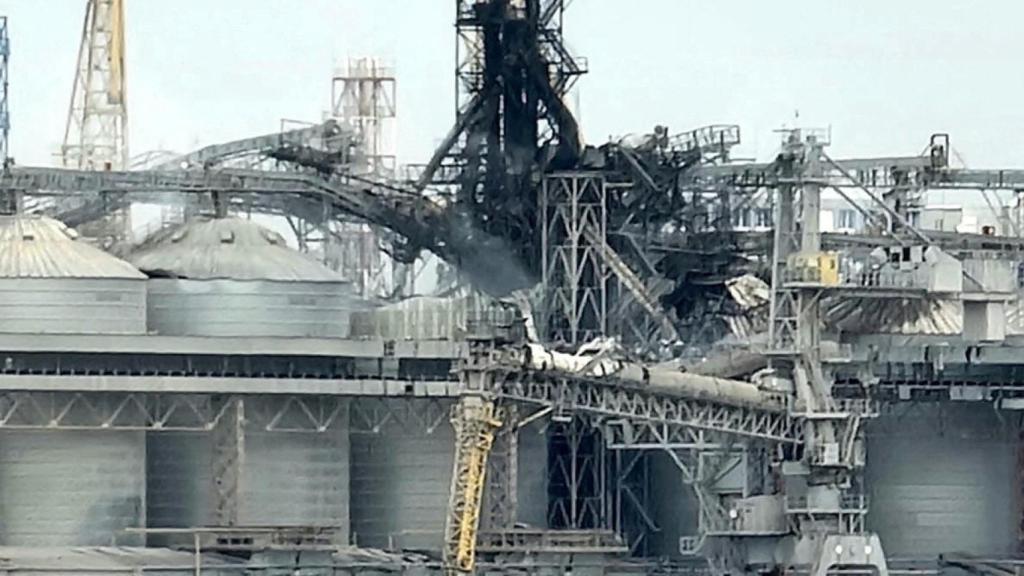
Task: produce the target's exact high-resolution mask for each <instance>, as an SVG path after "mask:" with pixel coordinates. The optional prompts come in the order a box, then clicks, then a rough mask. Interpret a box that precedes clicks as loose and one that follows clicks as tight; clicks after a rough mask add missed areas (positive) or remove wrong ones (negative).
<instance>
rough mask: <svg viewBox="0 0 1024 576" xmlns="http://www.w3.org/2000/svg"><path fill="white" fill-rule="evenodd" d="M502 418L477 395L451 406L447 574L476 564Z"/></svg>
mask: <svg viewBox="0 0 1024 576" xmlns="http://www.w3.org/2000/svg"><path fill="white" fill-rule="evenodd" d="M501 418H502V414H501V411H500V410H499V409H498V408H496V407H495V405H494V402H492V401H490V400H488V399H486V398H484V397H482V396H479V395H465V396H463V397H462V398H460V399H459V402H458V403H457V404H456V405H455V406H453V407H452V415H451V421H452V426H453V427H454V428H455V464H454V467H453V470H452V485H451V491H450V492H449V498H450V500H449V502H448V516H447V518H446V520H445V526H444V550H443V562H444V568H445V572H446V573H447V574H450V575H454V574H467V573H471V572H472V571H473V568H474V567H475V565H476V540H477V532H478V530H479V528H480V511H481V508H482V507H483V493H484V482H485V480H486V476H487V459H488V457H489V456H490V453H491V446H492V445H493V444H494V433H495V431H496V430H498V429H499V428H500V427H501V424H502V422H501Z"/></svg>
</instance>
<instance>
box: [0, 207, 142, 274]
mask: <svg viewBox="0 0 1024 576" xmlns="http://www.w3.org/2000/svg"><path fill="white" fill-rule="evenodd" d="M0 278H138V279H143V278H145V276H144V275H143V274H141V273H139V271H138V270H136V269H135V268H134V267H132V265H131V264H128V263H127V262H125V261H124V260H119V259H117V258H115V257H113V256H111V255H110V254H107V253H106V252H104V251H102V250H100V249H99V248H96V247H94V246H90V245H89V244H86V243H85V242H81V241H79V240H78V234H77V233H75V231H74V230H72V229H70V228H68V227H67V226H65V225H64V224H63V223H62V222H59V221H57V220H54V219H52V218H47V217H45V216H29V215H16V216H0Z"/></svg>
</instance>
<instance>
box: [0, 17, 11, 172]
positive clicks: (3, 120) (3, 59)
mask: <svg viewBox="0 0 1024 576" xmlns="http://www.w3.org/2000/svg"><path fill="white" fill-rule="evenodd" d="M10 56H11V40H10V38H8V36H7V16H0V84H2V86H3V88H2V92H0V158H3V169H4V170H5V171H6V170H7V165H8V164H9V162H8V159H9V158H10V156H9V149H8V147H7V138H8V135H9V134H10V131H11V117H10V113H9V112H8V110H7V61H8V60H9V59H10Z"/></svg>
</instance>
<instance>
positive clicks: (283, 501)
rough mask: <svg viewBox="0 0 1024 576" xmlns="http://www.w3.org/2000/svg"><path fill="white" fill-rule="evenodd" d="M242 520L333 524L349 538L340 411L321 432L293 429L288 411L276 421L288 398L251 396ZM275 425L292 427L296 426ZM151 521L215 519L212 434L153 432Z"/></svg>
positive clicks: (177, 523)
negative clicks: (274, 421) (290, 429)
mask: <svg viewBox="0 0 1024 576" xmlns="http://www.w3.org/2000/svg"><path fill="white" fill-rule="evenodd" d="M245 402H246V409H245V413H246V424H245V427H246V428H245V456H244V459H243V465H242V470H241V496H240V498H239V512H238V524H239V525H243V526H297V525H306V526H310V525H315V526H335V527H337V528H338V529H339V530H338V533H337V534H338V538H339V540H341V541H343V542H344V541H347V540H348V529H349V500H350V496H349V461H350V457H349V426H348V417H347V412H346V411H345V410H341V411H340V412H339V413H338V415H337V416H336V417H335V418H334V419H333V420H332V423H331V425H330V426H329V427H328V428H327V429H326V430H323V431H312V430H306V431H301V432H299V431H294V430H295V428H296V427H292V426H289V425H288V423H287V418H285V419H284V420H279V422H277V424H274V425H272V424H271V421H272V420H274V417H275V415H276V414H277V413H278V412H280V410H281V409H282V408H285V406H284V403H285V402H287V400H286V399H284V398H281V397H274V396H268V397H264V398H253V397H249V398H247V399H246V400H245ZM277 426H283V427H285V428H292V431H284V430H281V429H278V428H277ZM147 446H148V453H147V454H146V460H147V462H146V467H147V520H148V522H149V526H151V527H160V528H182V527H189V526H206V525H211V524H213V523H215V521H216V520H215V518H214V517H213V512H212V511H213V508H214V496H213V485H214V479H213V475H212V470H213V468H214V466H213V458H214V453H213V443H212V438H211V436H210V435H209V434H202V433H181V432H169V433H153V434H150V436H149V440H148V443H147Z"/></svg>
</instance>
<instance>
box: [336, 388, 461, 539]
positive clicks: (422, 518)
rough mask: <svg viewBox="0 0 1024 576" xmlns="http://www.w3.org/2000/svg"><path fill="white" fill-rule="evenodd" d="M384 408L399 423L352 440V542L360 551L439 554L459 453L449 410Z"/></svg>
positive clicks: (394, 404) (412, 404) (419, 403)
mask: <svg viewBox="0 0 1024 576" xmlns="http://www.w3.org/2000/svg"><path fill="white" fill-rule="evenodd" d="M356 402H361V400H357V401H356ZM384 402H385V403H389V404H391V410H392V412H393V413H395V414H396V417H394V418H391V419H389V420H388V421H387V422H386V423H385V424H384V425H383V426H382V427H381V428H380V429H379V430H378V431H377V432H375V433H359V434H353V435H352V440H351V441H352V485H351V490H352V533H353V537H354V539H355V542H356V544H358V545H359V546H370V547H375V548H385V547H390V546H392V545H394V546H396V547H400V548H407V549H420V550H439V549H440V547H441V542H442V539H443V532H444V519H445V513H446V510H447V507H448V490H449V486H450V484H451V482H450V481H451V474H452V462H453V460H454V451H455V433H454V430H453V429H452V426H451V423H450V422H449V418H448V406H450V404H447V403H441V404H440V405H438V404H434V403H432V401H430V400H410V401H402V400H393V401H392V400H385V401H384ZM403 402H409V405H403V404H402V403H403ZM356 410H357V407H355V406H354V407H353V413H352V418H353V420H354V419H355V418H356Z"/></svg>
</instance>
